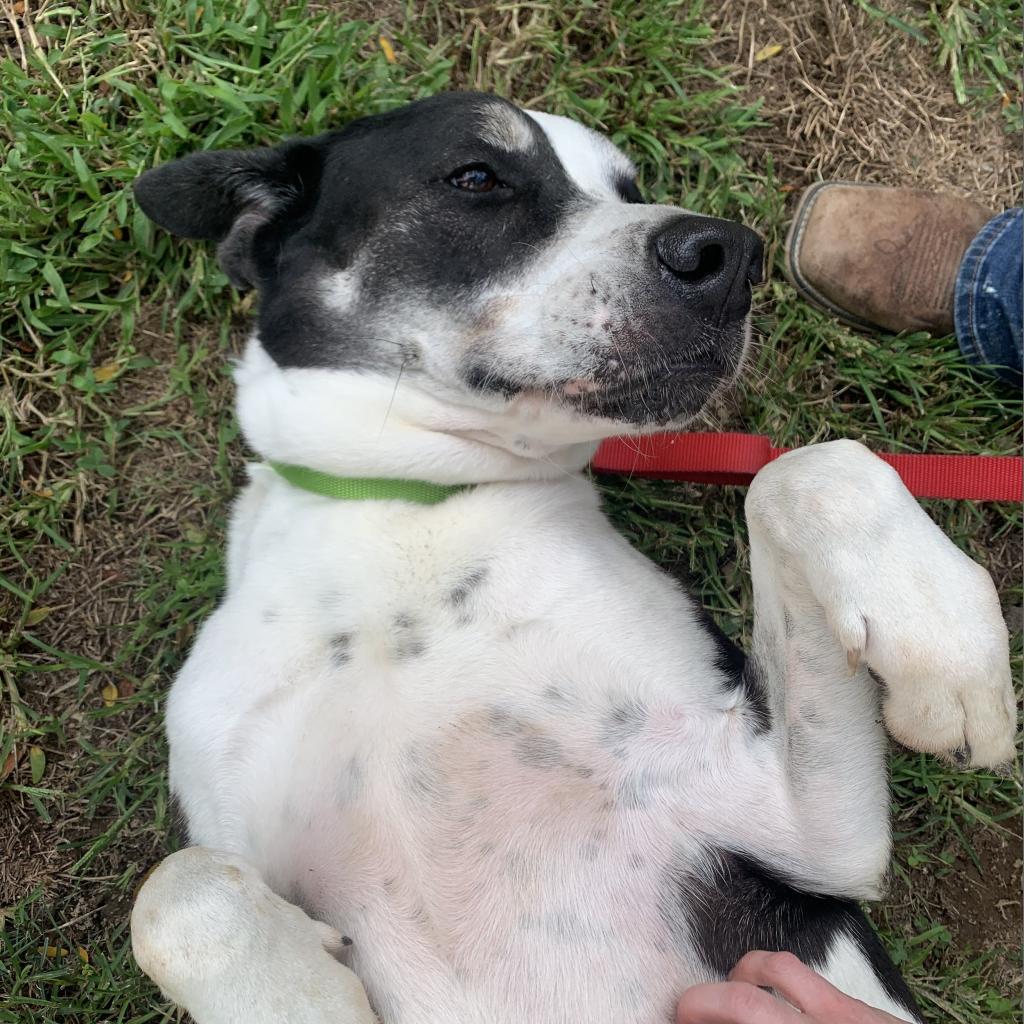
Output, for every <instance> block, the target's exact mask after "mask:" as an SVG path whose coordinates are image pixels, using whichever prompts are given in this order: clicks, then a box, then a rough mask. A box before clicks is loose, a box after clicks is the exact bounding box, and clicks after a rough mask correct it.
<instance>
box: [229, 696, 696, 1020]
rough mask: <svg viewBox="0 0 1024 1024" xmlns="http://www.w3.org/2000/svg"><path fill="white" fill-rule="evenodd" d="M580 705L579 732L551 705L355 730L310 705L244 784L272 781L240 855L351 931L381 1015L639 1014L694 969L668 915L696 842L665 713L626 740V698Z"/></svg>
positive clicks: (650, 1014) (688, 980) (672, 914)
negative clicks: (664, 744) (288, 738)
mask: <svg viewBox="0 0 1024 1024" xmlns="http://www.w3.org/2000/svg"><path fill="white" fill-rule="evenodd" d="M338 713H339V715H340V714H342V712H341V709H340V708H339V709H338ZM581 714H582V717H583V718H584V722H582V723H581V722H578V723H577V728H576V729H575V730H573V731H574V733H575V734H576V735H577V736H579V737H580V738H579V740H578V741H576V742H568V743H567V742H566V740H565V738H564V736H563V735H562V732H561V731H558V730H557V717H555V716H548V717H546V718H545V717H543V716H537V717H532V718H526V717H519V716H516V715H513V714H510V713H508V712H504V711H502V710H501V709H499V708H497V707H495V706H489V707H486V708H482V709H479V710H477V711H473V712H470V713H469V714H464V715H460V716H459V717H456V718H453V719H452V720H451V721H449V722H441V723H439V724H438V726H437V728H436V730H435V731H436V733H437V736H436V738H431V737H426V736H420V737H419V738H418V739H416V740H406V741H402V742H400V743H399V744H393V743H392V742H391V740H390V739H389V738H387V737H381V738H380V739H379V742H378V743H377V744H374V743H371V744H368V745H366V744H347V743H345V742H344V734H343V733H339V731H338V730H337V729H336V728H335V727H334V723H333V722H332V718H333V716H332V714H331V713H330V712H329V711H325V708H324V707H323V705H322V704H319V705H318V706H317V714H316V717H315V719H308V718H307V719H305V721H304V722H303V725H302V729H301V733H300V734H297V735H296V736H295V738H294V742H293V743H288V744H285V745H284V746H285V748H287V749H290V750H292V751H293V752H294V751H298V752H299V753H294V754H293V756H292V758H291V759H290V760H291V764H285V763H277V764H275V763H274V759H273V757H271V758H270V759H269V760H268V761H266V763H265V769H264V771H265V775H264V779H263V783H262V785H260V786H258V787H257V788H258V790H260V791H262V792H264V793H266V794H275V793H280V794H281V795H280V798H279V802H278V803H277V805H276V806H275V804H274V803H273V802H271V803H269V804H267V803H264V804H263V806H261V807H260V809H259V813H254V814H253V815H252V816H250V817H249V819H248V824H247V829H246V843H247V849H245V850H244V851H243V852H244V853H245V855H246V856H247V857H249V858H251V859H252V860H253V861H254V862H255V863H256V864H257V866H259V867H260V868H261V869H262V870H263V872H264V873H265V877H266V878H267V879H268V881H269V882H270V883H271V884H272V886H273V887H275V888H277V889H278V890H279V891H280V892H281V893H282V894H284V895H285V896H286V897H288V898H290V899H292V900H294V901H295V902H297V903H299V904H300V905H302V906H304V907H305V908H306V909H307V910H308V912H310V913H311V914H312V916H314V917H316V918H319V919H321V920H326V921H328V922H329V923H331V924H333V925H334V926H335V927H337V928H339V930H341V931H342V932H343V934H345V935H347V936H348V937H350V938H351V939H352V941H353V945H352V949H351V953H352V966H353V967H354V968H355V970H356V972H357V974H358V975H359V976H360V978H361V979H362V980H363V982H364V984H365V985H366V986H367V991H368V993H369V994H370V996H371V1000H372V1001H373V1002H374V1003H375V1005H376V1006H377V1008H378V1010H379V1011H380V1012H381V1014H382V1016H383V1018H384V1020H385V1022H387V1024H399V1022H405V1021H409V1022H420V1021H424V1020H430V1021H431V1022H432V1024H433V1022H444V1021H447V1020H449V1019H451V1020H452V1021H459V1022H460V1024H464V1022H467V1021H475V1020H480V1021H488V1022H492V1024H500V1022H504V1021H508V1022H509V1024H512V1022H513V1021H515V1022H522V1021H527V1022H547V1021H558V1020H566V1021H569V1020H576V1019H580V1016H579V1015H580V1014H582V1015H583V1018H582V1019H586V1020H588V1021H592V1022H603V1021H607V1022H608V1024H612V1022H617V1024H624V1022H628V1021H636V1022H637V1024H640V1022H644V1024H649V1022H652V1021H661V1020H666V1019H670V1010H671V1008H672V1004H673V1001H674V999H675V998H677V997H678V994H679V992H680V991H681V989H682V988H683V987H685V986H686V985H688V984H692V983H694V982H695V981H698V980H704V979H705V978H706V977H707V974H706V973H705V972H703V971H702V969H701V968H700V966H699V959H698V958H697V956H696V955H695V951H694V950H693V949H692V948H691V947H690V945H689V944H688V941H687V936H686V928H685V922H684V921H681V920H679V919H678V907H679V901H678V894H677V893H676V892H675V891H674V889H673V886H674V885H677V884H678V877H679V868H680V865H681V864H683V863H686V862H687V861H688V860H689V861H691V862H692V859H693V857H694V856H695V855H696V849H697V846H696V843H695V842H694V841H693V837H692V836H689V835H688V834H687V831H686V828H685V822H683V821H681V820H680V818H681V816H683V815H685V808H684V807H683V805H682V803H681V800H680V793H679V789H680V787H679V785H678V779H676V780H675V783H674V784H673V783H672V781H671V776H672V775H674V774H675V772H674V769H675V768H677V767H678V765H676V766H673V765H670V764H668V763H667V762H666V760H665V759H664V757H662V759H661V761H660V762H659V758H658V756H657V754H656V753H653V754H652V752H653V751H655V750H656V740H657V736H656V734H657V733H658V732H659V723H658V722H657V721H651V720H648V721H647V722H645V723H644V726H643V728H644V729H646V730H647V731H648V733H649V735H648V736H647V737H644V738H642V739H638V738H637V737H636V736H635V735H633V733H636V732H638V731H639V729H640V724H639V723H638V722H637V721H634V720H631V719H630V718H629V715H628V714H619V715H618V716H617V717H616V716H614V715H610V714H605V715H604V716H601V715H599V714H593V715H591V713H590V711H589V710H586V709H584V710H583V711H582V713H581ZM302 717H303V716H299V719H301V718H302ZM588 717H589V718H590V721H589V722H587V721H586V719H587V718H588ZM655 717H656V716H655ZM299 719H297V720H299ZM671 725H672V722H671V715H670V712H669V711H666V713H665V715H664V721H662V722H661V725H660V732H661V733H662V739H664V738H665V734H666V733H670V732H671ZM627 739H628V740H632V741H633V742H632V744H631V746H630V749H629V750H628V752H627V751H625V750H623V749H622V748H621V747H620V746H618V744H621V743H625V742H626V741H627ZM250 763H251V762H250ZM260 774H263V773H262V772H261V773H260ZM285 779H287V784H286V785H284V786H282V785H281V784H282V781H284V780H285ZM254 781H255V780H254ZM442 1008H444V1009H445V1010H446V1013H447V1015H443V1014H441V1013H440V1012H439V1011H441V1010H442Z"/></svg>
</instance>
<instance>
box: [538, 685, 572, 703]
mask: <svg viewBox="0 0 1024 1024" xmlns="http://www.w3.org/2000/svg"><path fill="white" fill-rule="evenodd" d="M541 696H542V697H543V698H544V699H545V700H546V701H550V702H551V703H552V704H568V703H569V698H568V697H567V696H566V693H565V690H563V689H561V688H560V687H558V686H545V687H544V689H543V690H542V691H541Z"/></svg>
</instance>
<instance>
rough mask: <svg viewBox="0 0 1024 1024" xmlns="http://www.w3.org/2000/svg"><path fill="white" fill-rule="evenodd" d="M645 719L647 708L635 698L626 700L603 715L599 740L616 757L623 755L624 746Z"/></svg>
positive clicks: (642, 725) (642, 724)
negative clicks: (610, 749)
mask: <svg viewBox="0 0 1024 1024" xmlns="http://www.w3.org/2000/svg"><path fill="white" fill-rule="evenodd" d="M646 720H647V709H646V708H645V707H644V705H643V704H641V703H640V702H639V701H636V700H626V701H623V702H622V703H621V704H616V705H615V707H613V708H612V710H611V711H610V712H609V713H608V714H607V715H606V716H605V718H604V720H603V722H602V725H601V737H600V742H601V745H602V746H603V747H605V748H606V749H607V748H609V747H610V748H612V753H614V754H615V756H616V757H623V756H624V755H625V750H624V747H625V746H626V745H627V744H628V743H629V741H630V740H631V739H632V738H633V737H634V736H636V735H637V733H639V732H640V730H641V729H643V727H644V722H645V721H646Z"/></svg>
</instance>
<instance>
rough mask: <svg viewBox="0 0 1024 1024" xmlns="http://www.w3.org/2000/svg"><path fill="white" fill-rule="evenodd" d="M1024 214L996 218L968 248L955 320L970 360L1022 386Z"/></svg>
mask: <svg viewBox="0 0 1024 1024" xmlns="http://www.w3.org/2000/svg"><path fill="white" fill-rule="evenodd" d="M1022 253H1024V210H1021V209H1016V210H1007V211H1006V212H1005V213H1000V214H998V215H997V216H995V217H993V218H992V219H991V220H990V221H989V222H988V223H987V224H986V225H985V226H984V227H983V228H982V229H981V231H979V232H978V234H977V235H976V236H975V238H974V241H973V242H971V244H970V245H969V246H968V247H967V252H966V253H965V254H964V258H963V261H962V262H961V264H960V270H959V271H958V272H957V277H956V293H955V297H954V303H953V319H954V323H955V325H956V339H957V341H958V342H959V343H960V351H961V352H963V354H964V356H965V357H966V359H967V361H968V362H970V363H975V364H978V365H984V366H990V367H991V368H992V369H993V371H994V372H995V373H997V374H998V375H999V376H1000V377H1002V378H1003V380H1006V381H1009V382H1010V383H1012V384H1016V385H1017V386H1018V387H1019V386H1020V384H1021V382H1022V379H1024V378H1022V374H1021V333H1022V313H1021V298H1022V296H1021V292H1022V290H1024V256H1022Z"/></svg>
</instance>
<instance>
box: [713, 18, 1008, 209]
mask: <svg viewBox="0 0 1024 1024" xmlns="http://www.w3.org/2000/svg"><path fill="white" fill-rule="evenodd" d="M877 6H878V7H880V8H882V9H884V10H887V11H891V12H892V13H895V14H898V15H900V16H902V17H904V18H906V17H907V16H908V10H909V11H911V12H912V10H913V9H912V8H908V5H907V4H905V3H895V2H893V0H880V2H878V3H877ZM707 13H708V17H709V19H710V21H711V22H712V24H713V25H714V26H715V28H716V31H717V39H716V43H715V45H714V47H713V53H714V56H715V58H716V61H717V63H718V64H720V65H721V66H722V67H723V68H727V69H732V72H731V77H732V79H733V81H734V82H735V83H736V84H738V85H741V86H742V87H744V88H745V89H746V90H747V92H748V93H749V95H750V97H751V98H760V99H761V100H762V101H763V107H762V114H763V116H764V118H765V120H766V121H767V125H766V126H765V127H763V128H760V129H756V130H754V131H752V132H751V133H749V134H748V135H747V137H746V139H745V141H744V146H743V148H744V150H745V152H746V155H747V157H748V158H749V159H750V160H751V162H752V163H753V164H754V165H755V166H756V165H757V164H758V163H759V162H763V160H764V159H765V157H768V156H770V157H771V158H772V160H773V161H774V162H775V166H776V171H777V174H778V175H779V176H780V177H781V178H782V180H783V182H784V184H785V185H788V186H793V187H796V188H800V187H803V186H804V185H808V184H811V183H812V182H813V181H816V180H818V179H826V178H848V179H854V180H860V181H875V182H881V183H884V184H890V185H913V186H915V187H919V188H929V189H936V190H940V191H951V192H956V193H958V194H961V195H968V196H971V197H972V198H974V199H976V200H978V201H979V202H983V203H986V204H988V205H989V206H991V207H993V208H1002V207H1004V206H1007V205H1011V204H1013V203H1015V202H1017V201H1018V197H1019V196H1020V192H1021V177H1022V173H1021V160H1020V152H1019V149H1020V147H1019V143H1018V140H1016V139H1015V138H1013V137H1012V136H1011V135H1009V134H1007V132H1006V131H1005V130H1004V127H1003V122H1002V115H1001V111H1000V108H999V106H998V104H997V103H994V104H992V105H991V106H990V107H987V108H984V109H980V110H979V109H975V108H973V107H968V106H961V105H960V104H959V103H957V100H956V96H955V95H954V93H953V88H952V84H951V82H950V78H949V75H948V73H947V72H946V71H945V70H943V69H941V68H938V67H937V66H936V65H935V53H934V50H933V49H932V48H930V47H928V46H925V45H924V44H922V43H920V42H918V41H916V40H915V39H914V38H913V37H911V36H909V35H907V34H906V33H905V32H902V31H900V30H898V29H896V28H893V27H892V26H890V25H888V24H886V23H885V22H884V21H882V20H880V19H878V18H873V17H871V16H870V15H869V14H867V12H865V11H864V10H863V9H861V8H860V7H858V6H857V5H856V4H853V3H848V2H846V0H820V2H817V3H813V4H811V3H807V2H806V0H720V2H718V3H714V4H712V5H709V9H708V12H707ZM769 47H771V48H773V49H774V47H781V49H779V50H778V52H777V53H775V54H774V55H773V56H770V57H765V56H764V54H765V53H766V52H770V51H769V50H768V49H767V48H769ZM759 56H760V57H761V58H762V59H760V60H758V59H757V58H758V57H759Z"/></svg>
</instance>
